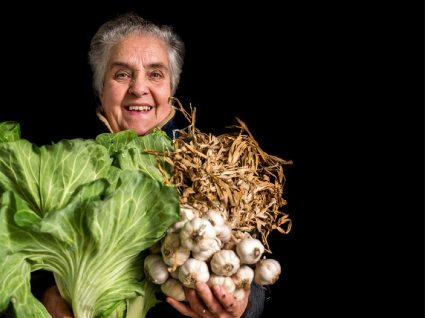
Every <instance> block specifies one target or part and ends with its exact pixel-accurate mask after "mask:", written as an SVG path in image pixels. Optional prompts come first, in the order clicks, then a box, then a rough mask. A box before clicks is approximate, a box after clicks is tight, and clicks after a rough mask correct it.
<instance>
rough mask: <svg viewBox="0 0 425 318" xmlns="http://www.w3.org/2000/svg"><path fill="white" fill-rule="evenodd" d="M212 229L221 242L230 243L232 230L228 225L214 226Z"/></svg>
mask: <svg viewBox="0 0 425 318" xmlns="http://www.w3.org/2000/svg"><path fill="white" fill-rule="evenodd" d="M214 228H215V232H216V236H217V237H218V239H219V240H220V241H221V242H223V243H226V242H228V241H230V239H231V238H232V228H231V227H230V226H229V225H227V224H223V225H220V226H215V227H214Z"/></svg>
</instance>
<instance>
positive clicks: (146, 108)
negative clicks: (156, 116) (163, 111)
mask: <svg viewBox="0 0 425 318" xmlns="http://www.w3.org/2000/svg"><path fill="white" fill-rule="evenodd" d="M152 108H153V107H152V106H126V107H125V109H126V110H128V111H138V112H148V111H150V110H151V109H152Z"/></svg>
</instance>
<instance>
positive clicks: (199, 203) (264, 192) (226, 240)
mask: <svg viewBox="0 0 425 318" xmlns="http://www.w3.org/2000/svg"><path fill="white" fill-rule="evenodd" d="M174 101H175V102H177V104H178V106H179V108H178V109H177V110H179V111H181V112H182V113H183V115H184V116H185V117H186V119H187V120H188V121H189V123H190V125H189V126H188V127H187V128H186V129H183V130H179V131H178V134H177V135H178V136H177V137H175V138H174V148H175V150H174V151H173V152H170V153H165V154H164V153H161V154H160V155H161V156H165V159H166V161H167V162H168V163H169V164H170V165H171V167H172V177H171V178H170V179H167V180H165V182H168V183H170V184H174V185H175V186H176V187H177V190H178V191H179V194H180V205H181V217H182V218H181V221H180V222H178V223H176V224H174V226H172V227H171V228H170V229H169V231H168V233H167V235H166V237H165V238H164V239H163V240H162V241H161V242H160V244H159V246H157V247H158V249H157V251H156V253H155V252H154V249H153V248H152V249H151V251H152V255H149V256H148V257H147V260H146V261H145V272H146V275H147V277H148V278H150V280H151V281H152V282H154V283H156V284H160V285H161V289H162V291H163V292H164V293H165V294H166V295H169V296H172V297H174V298H176V299H178V300H183V299H184V292H183V287H182V286H187V287H193V286H194V284H195V282H196V281H203V282H207V283H208V284H211V285H213V284H220V285H223V286H225V288H226V289H227V290H228V291H229V292H231V293H233V294H234V296H235V297H236V298H239V297H243V295H244V290H246V288H247V287H248V286H249V285H250V284H251V282H252V280H253V279H254V280H255V281H256V282H257V283H258V284H260V285H269V284H273V283H275V282H276V280H277V279H278V277H279V275H280V273H281V267H280V264H279V262H278V261H276V260H274V259H271V258H266V257H265V256H264V253H266V252H267V253H272V251H271V250H270V248H269V244H268V242H267V239H268V236H269V234H270V232H271V231H273V230H278V231H279V232H280V233H283V234H287V233H288V232H289V231H290V229H291V220H290V219H289V217H288V215H287V214H286V213H284V212H282V211H281V208H282V207H283V206H284V205H286V201H285V200H284V199H283V185H284V181H285V176H284V174H283V165H285V164H291V163H292V162H291V161H287V160H283V159H281V158H278V157H275V156H271V155H269V154H267V153H265V152H264V151H263V150H262V149H261V148H260V147H259V145H258V143H257V142H256V141H255V139H254V138H253V136H252V134H251V133H250V132H249V130H248V128H247V126H246V125H245V124H244V123H243V122H242V121H241V120H239V119H237V120H238V122H239V124H240V126H236V128H238V129H239V133H236V134H223V135H219V136H215V135H212V134H206V133H203V132H201V131H200V130H199V129H198V128H195V114H196V111H195V110H194V109H192V108H191V113H190V114H189V113H188V112H187V111H186V110H185V109H184V107H183V106H182V105H181V103H180V102H179V101H178V100H177V99H174ZM257 234H259V235H260V236H261V238H260V239H257ZM253 268H254V269H253Z"/></svg>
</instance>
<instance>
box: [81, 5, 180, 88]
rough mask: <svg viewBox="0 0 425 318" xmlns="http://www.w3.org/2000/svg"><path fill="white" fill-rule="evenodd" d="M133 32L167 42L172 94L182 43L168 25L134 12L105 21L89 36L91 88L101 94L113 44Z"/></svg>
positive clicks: (177, 75) (178, 76)
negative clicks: (155, 22) (144, 17)
mask: <svg viewBox="0 0 425 318" xmlns="http://www.w3.org/2000/svg"><path fill="white" fill-rule="evenodd" d="M134 34H137V35H141V34H148V35H152V36H154V37H156V38H158V39H160V40H162V41H164V42H165V44H166V45H167V47H168V60H169V62H170V72H171V94H173V95H174V93H175V92H176V89H177V86H178V84H179V81H180V74H181V72H182V67H183V58H184V53H185V47H184V43H183V41H182V40H181V39H180V37H179V36H178V35H177V34H176V33H174V31H173V29H172V28H171V27H170V26H166V25H164V26H159V25H156V24H154V23H152V22H150V21H148V20H146V19H143V18H142V17H140V16H138V15H137V14H135V13H133V12H130V13H126V14H124V15H121V16H119V17H117V18H115V19H113V20H110V21H107V22H106V23H104V24H103V25H101V26H100V28H99V29H98V30H97V32H96V34H95V35H94V36H93V38H92V40H91V43H90V50H89V64H90V67H91V69H92V71H93V88H94V91H95V93H96V95H97V96H100V94H101V93H102V90H103V84H104V78H105V74H106V68H107V63H108V60H109V57H110V54H111V49H112V47H113V46H114V45H115V44H117V43H118V42H119V41H120V40H122V39H124V38H126V37H127V36H130V35H134Z"/></svg>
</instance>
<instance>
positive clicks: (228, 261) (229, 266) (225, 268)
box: [210, 250, 240, 276]
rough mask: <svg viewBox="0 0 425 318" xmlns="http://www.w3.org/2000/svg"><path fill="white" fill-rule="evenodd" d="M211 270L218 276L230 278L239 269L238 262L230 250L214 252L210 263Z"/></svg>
mask: <svg viewBox="0 0 425 318" xmlns="http://www.w3.org/2000/svg"><path fill="white" fill-rule="evenodd" d="M210 265H211V270H212V271H213V272H214V273H215V274H217V275H220V276H231V275H233V274H234V273H236V271H237V270H238V269H239V266H240V261H239V258H238V256H237V255H236V253H235V252H234V251H232V250H220V251H218V252H216V253H215V254H214V255H213V257H212V258H211V261H210Z"/></svg>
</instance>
